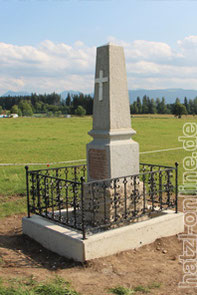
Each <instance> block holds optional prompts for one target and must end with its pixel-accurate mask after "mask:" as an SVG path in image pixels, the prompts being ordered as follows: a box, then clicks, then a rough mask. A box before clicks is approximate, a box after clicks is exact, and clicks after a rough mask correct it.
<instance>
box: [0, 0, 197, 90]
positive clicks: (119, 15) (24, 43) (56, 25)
mask: <svg viewBox="0 0 197 295" xmlns="http://www.w3.org/2000/svg"><path fill="white" fill-rule="evenodd" d="M196 12H197V1H195V0H185V1H181V0H170V1H166V0H0V95H1V94H3V93H4V92H6V91H8V90H13V91H34V92H42V93H43V92H51V91H56V92H60V91H63V90H68V89H73V90H80V91H84V92H91V91H92V90H93V78H94V65H95V50H96V47H97V46H100V45H103V44H105V43H107V42H109V41H113V42H115V43H117V44H120V45H122V46H124V48H125V56H126V64H127V73H128V86H129V89H136V88H147V89H158V88H187V89H197V78H196V77H197V56H196V55H197V18H196Z"/></svg>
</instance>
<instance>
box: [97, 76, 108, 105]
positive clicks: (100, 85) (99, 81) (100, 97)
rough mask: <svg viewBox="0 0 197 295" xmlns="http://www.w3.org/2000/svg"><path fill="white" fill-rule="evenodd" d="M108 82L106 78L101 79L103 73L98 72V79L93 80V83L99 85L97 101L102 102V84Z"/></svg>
mask: <svg viewBox="0 0 197 295" xmlns="http://www.w3.org/2000/svg"><path fill="white" fill-rule="evenodd" d="M105 82H108V77H105V78H104V77H103V71H102V70H100V72H99V77H98V78H96V79H95V83H98V84H99V101H101V100H103V83H105Z"/></svg>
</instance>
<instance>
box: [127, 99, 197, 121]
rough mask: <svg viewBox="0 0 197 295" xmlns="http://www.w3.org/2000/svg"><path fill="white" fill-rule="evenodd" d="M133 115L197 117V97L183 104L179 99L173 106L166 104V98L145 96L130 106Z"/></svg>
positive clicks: (185, 100) (186, 100)
mask: <svg viewBox="0 0 197 295" xmlns="http://www.w3.org/2000/svg"><path fill="white" fill-rule="evenodd" d="M130 111H131V114H173V115H175V116H177V117H179V118H180V117H181V116H182V115H187V114H189V115H196V114H197V97H196V98H194V99H193V100H192V99H189V100H188V99H187V97H185V98H184V103H183V104H182V103H181V102H180V100H179V98H177V99H176V101H175V103H173V104H166V103H165V98H164V97H162V99H160V98H157V99H156V100H154V99H153V98H151V99H150V98H149V97H148V96H146V95H144V96H143V98H142V100H141V99H140V97H137V100H136V101H134V102H133V103H132V104H131V105H130Z"/></svg>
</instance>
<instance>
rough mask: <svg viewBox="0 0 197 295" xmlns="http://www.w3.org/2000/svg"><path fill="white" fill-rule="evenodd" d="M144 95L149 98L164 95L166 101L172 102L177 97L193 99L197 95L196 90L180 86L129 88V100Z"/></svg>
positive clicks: (181, 99) (131, 100) (182, 99)
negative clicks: (153, 88) (150, 88)
mask: <svg viewBox="0 0 197 295" xmlns="http://www.w3.org/2000/svg"><path fill="white" fill-rule="evenodd" d="M144 95H147V96H149V98H154V99H156V98H160V99H161V98H162V97H165V101H166V103H174V101H175V100H176V98H177V97H178V98H179V99H180V101H181V102H183V101H184V98H185V97H187V99H194V98H195V97H197V90H189V89H181V88H171V89H155V90H148V89H137V90H129V98H130V102H133V101H135V100H136V98H137V97H138V96H139V97H140V98H141V99H142V97H143V96H144Z"/></svg>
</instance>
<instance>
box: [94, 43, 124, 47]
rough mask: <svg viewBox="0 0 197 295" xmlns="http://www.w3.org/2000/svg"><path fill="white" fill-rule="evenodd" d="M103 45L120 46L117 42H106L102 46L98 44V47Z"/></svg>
mask: <svg viewBox="0 0 197 295" xmlns="http://www.w3.org/2000/svg"><path fill="white" fill-rule="evenodd" d="M104 46H118V47H120V46H119V45H118V44H115V43H113V42H108V43H106V44H104V45H102V46H99V47H104Z"/></svg>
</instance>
